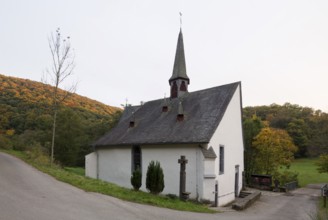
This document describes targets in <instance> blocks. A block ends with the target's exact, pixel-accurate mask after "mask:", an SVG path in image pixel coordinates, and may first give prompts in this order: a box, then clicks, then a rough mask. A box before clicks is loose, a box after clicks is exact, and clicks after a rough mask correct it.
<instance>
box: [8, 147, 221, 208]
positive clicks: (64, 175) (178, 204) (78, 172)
mask: <svg viewBox="0 0 328 220" xmlns="http://www.w3.org/2000/svg"><path fill="white" fill-rule="evenodd" d="M3 152H5V153H9V154H11V155H14V156H16V157H18V158H21V159H22V160H24V161H25V162H27V163H28V164H31V165H32V166H34V167H35V168H37V169H39V170H40V171H42V172H44V173H47V174H49V175H51V176H53V177H55V178H56V179H58V180H60V181H62V182H65V183H69V184H71V185H73V186H75V187H78V188H80V189H83V190H85V191H88V192H97V193H101V194H105V195H109V196H113V197H116V198H119V199H122V200H126V201H131V202H136V203H141V204H148V205H153V206H158V207H163V208H169V209H175V210H181V211H191V212H204V213H215V211H213V210H211V209H209V208H208V207H207V206H205V205H202V204H197V203H193V202H183V201H181V200H179V199H175V198H169V197H167V196H164V195H153V194H150V193H146V192H141V191H134V190H132V189H128V188H123V187H120V186H118V185H115V184H112V183H108V182H104V181H101V180H97V179H91V178H88V177H85V176H84V169H83V168H71V167H66V168H61V167H59V166H55V165H54V166H52V167H51V166H50V165H44V164H38V163H35V162H34V161H33V160H32V159H30V158H29V157H28V155H27V154H26V153H24V152H18V151H5V150H3ZM131 188H132V187H131Z"/></svg>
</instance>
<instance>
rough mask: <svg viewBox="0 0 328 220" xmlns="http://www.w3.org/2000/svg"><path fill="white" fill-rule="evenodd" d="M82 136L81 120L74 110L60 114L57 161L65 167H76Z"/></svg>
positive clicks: (56, 149) (57, 135)
mask: <svg viewBox="0 0 328 220" xmlns="http://www.w3.org/2000/svg"><path fill="white" fill-rule="evenodd" d="M81 136H82V126H81V120H80V118H79V116H78V115H77V114H75V113H74V112H73V110H71V109H69V108H67V109H63V110H62V111H60V112H59V114H58V119H57V132H56V145H55V147H56V148H55V159H56V160H57V161H59V162H60V163H61V164H62V165H64V166H74V165H75V164H76V161H77V156H78V151H79V146H80V144H82V143H79V140H81Z"/></svg>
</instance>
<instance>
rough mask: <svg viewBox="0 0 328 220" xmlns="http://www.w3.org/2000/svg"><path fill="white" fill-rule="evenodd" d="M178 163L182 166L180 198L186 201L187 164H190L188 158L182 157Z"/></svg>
mask: <svg viewBox="0 0 328 220" xmlns="http://www.w3.org/2000/svg"><path fill="white" fill-rule="evenodd" d="M178 163H179V164H180V191H179V197H180V199H184V197H183V195H184V193H186V164H187V163H188V160H187V159H186V156H181V158H180V159H179V160H178Z"/></svg>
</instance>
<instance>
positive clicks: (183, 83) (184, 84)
mask: <svg viewBox="0 0 328 220" xmlns="http://www.w3.org/2000/svg"><path fill="white" fill-rule="evenodd" d="M180 91H187V87H186V83H185V81H182V83H181V85H180Z"/></svg>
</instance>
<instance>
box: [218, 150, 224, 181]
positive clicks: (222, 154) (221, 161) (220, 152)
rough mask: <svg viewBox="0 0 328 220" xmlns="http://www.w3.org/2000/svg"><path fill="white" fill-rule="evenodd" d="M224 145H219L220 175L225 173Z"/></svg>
mask: <svg viewBox="0 0 328 220" xmlns="http://www.w3.org/2000/svg"><path fill="white" fill-rule="evenodd" d="M224 151H225V150H224V145H220V146H219V175H221V174H224V159H225V155H224Z"/></svg>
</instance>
